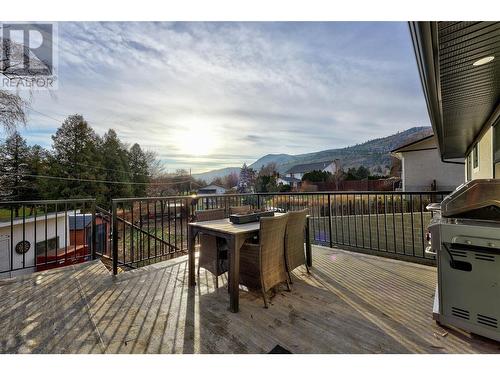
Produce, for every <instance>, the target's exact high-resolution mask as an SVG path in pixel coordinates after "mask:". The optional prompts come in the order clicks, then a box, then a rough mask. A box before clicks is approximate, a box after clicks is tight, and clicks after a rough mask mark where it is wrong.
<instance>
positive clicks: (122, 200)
mask: <svg viewBox="0 0 500 375" xmlns="http://www.w3.org/2000/svg"><path fill="white" fill-rule="evenodd" d="M325 194H336V195H352V194H363V195H368V194H369V195H375V194H378V195H394V194H404V195H407V194H412V195H415V194H436V195H448V194H450V191H448V190H437V191H429V190H422V191H387V190H381V191H375V190H368V191H367V190H362V191H354V190H353V191H351V190H349V191H336V190H330V191H307V192H306V191H304V192H296V191H286V192H265V193H227V194H190V195H169V196H156V197H132V198H114V199H112V200H111V201H112V202H117V203H125V202H135V201H139V200H141V201H159V200H164V199H196V198H201V197H203V198H214V197H221V196H224V197H244V196H257V195H260V196H263V195H285V196H286V195H290V196H292V195H325Z"/></svg>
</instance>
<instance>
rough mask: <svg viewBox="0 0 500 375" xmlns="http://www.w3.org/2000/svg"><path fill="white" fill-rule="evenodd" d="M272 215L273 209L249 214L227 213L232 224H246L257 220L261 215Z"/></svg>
mask: <svg viewBox="0 0 500 375" xmlns="http://www.w3.org/2000/svg"><path fill="white" fill-rule="evenodd" d="M268 216H274V211H262V212H254V213H251V214H234V215H229V221H230V222H231V223H233V224H248V223H254V222H256V221H259V220H260V218H261V217H268Z"/></svg>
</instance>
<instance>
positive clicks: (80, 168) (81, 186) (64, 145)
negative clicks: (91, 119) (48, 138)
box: [50, 114, 106, 198]
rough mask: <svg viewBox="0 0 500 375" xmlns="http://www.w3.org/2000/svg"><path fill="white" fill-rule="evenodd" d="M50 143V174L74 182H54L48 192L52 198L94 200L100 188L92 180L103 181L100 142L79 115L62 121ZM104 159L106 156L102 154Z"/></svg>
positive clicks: (101, 186)
mask: <svg viewBox="0 0 500 375" xmlns="http://www.w3.org/2000/svg"><path fill="white" fill-rule="evenodd" d="M52 140H53V145H52V148H53V157H54V159H55V163H51V168H50V172H51V174H52V175H54V176H59V177H66V178H71V179H77V180H68V181H54V182H53V184H52V186H53V188H52V189H51V191H52V195H53V197H54V198H79V197H96V196H98V195H99V194H100V193H101V192H102V191H103V185H102V184H100V183H97V182H93V181H85V180H96V179H102V177H103V176H102V169H101V168H99V166H100V161H101V160H100V159H101V155H100V154H99V152H98V149H99V144H100V140H99V137H98V136H97V134H96V133H95V132H94V130H93V129H92V128H91V127H90V126H89V125H88V123H87V121H85V120H84V118H83V116H81V115H78V114H76V115H72V116H69V117H68V118H67V119H66V120H64V122H63V124H62V125H61V127H60V128H59V129H57V132H56V134H55V135H53V136H52ZM103 158H106V155H103Z"/></svg>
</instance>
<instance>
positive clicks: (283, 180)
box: [276, 176, 302, 187]
mask: <svg viewBox="0 0 500 375" xmlns="http://www.w3.org/2000/svg"><path fill="white" fill-rule="evenodd" d="M301 181H302V180H300V179H298V178H295V177H286V176H285V177H278V179H277V180H276V183H277V184H278V185H280V184H281V185H290V186H291V187H298V186H299V185H300V183H301Z"/></svg>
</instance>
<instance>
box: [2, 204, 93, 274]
mask: <svg viewBox="0 0 500 375" xmlns="http://www.w3.org/2000/svg"><path fill="white" fill-rule="evenodd" d="M98 220H99V219H98V218H97V216H96V206H95V200H94V199H71V200H39V201H17V202H13V201H2V202H0V277H13V276H16V275H19V274H23V273H27V272H34V271H42V270H46V269H50V268H56V267H60V266H64V265H69V264H75V263H80V262H84V261H85V260H89V259H93V258H95V257H96V256H97V254H96V250H97V249H98V248H99V246H97V245H96V234H97V233H98V227H97V225H99V224H98V223H97V221H98Z"/></svg>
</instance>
